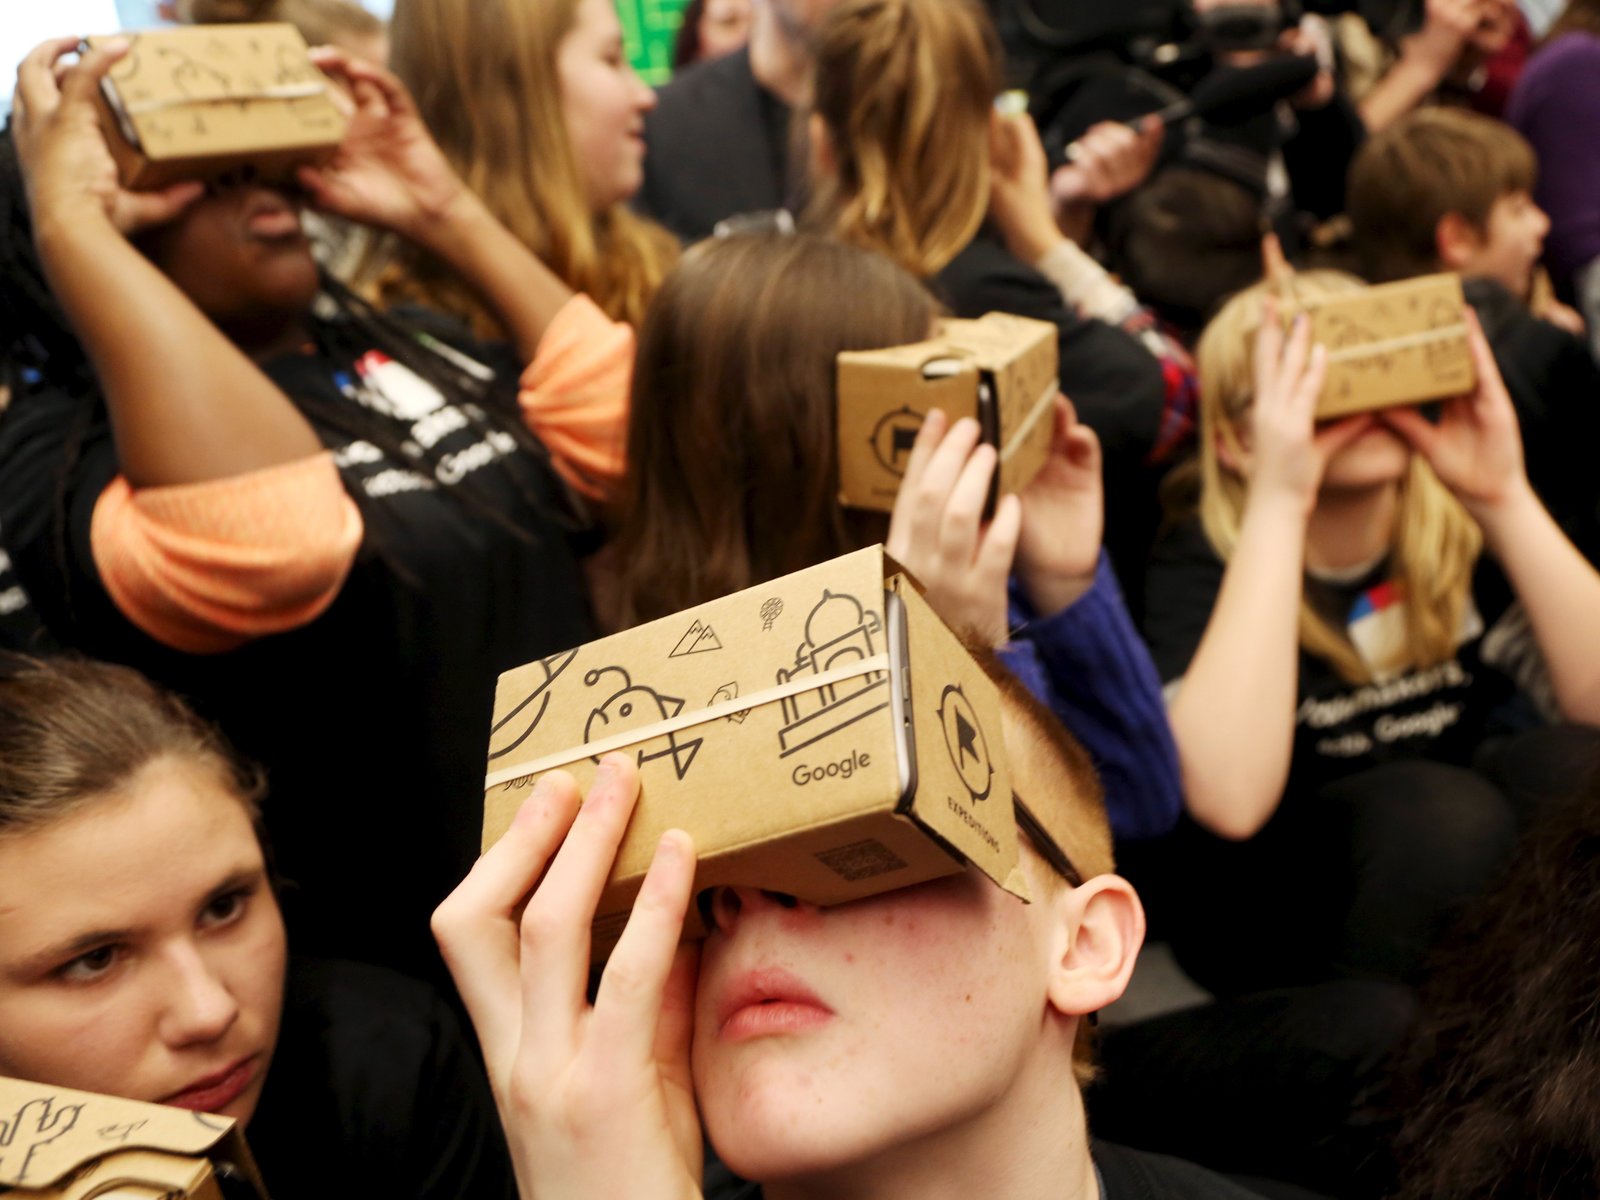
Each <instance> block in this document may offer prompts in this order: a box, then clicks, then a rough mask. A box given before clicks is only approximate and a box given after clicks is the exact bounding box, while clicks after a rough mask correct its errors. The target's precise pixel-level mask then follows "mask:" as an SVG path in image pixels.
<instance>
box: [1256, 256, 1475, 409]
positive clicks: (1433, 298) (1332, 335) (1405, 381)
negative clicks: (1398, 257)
mask: <svg viewBox="0 0 1600 1200" xmlns="http://www.w3.org/2000/svg"><path fill="white" fill-rule="evenodd" d="M1465 305H1466V298H1465V296H1463V294H1462V291H1461V280H1460V279H1459V278H1458V277H1457V276H1455V275H1453V274H1442V275H1424V276H1421V277H1419V278H1416V279H1402V280H1400V281H1398V282H1396V283H1384V284H1379V285H1377V286H1375V287H1367V288H1363V289H1362V290H1360V291H1358V292H1348V293H1343V294H1340V295H1337V296H1330V297H1327V298H1326V299H1322V300H1318V301H1314V302H1308V303H1304V304H1296V303H1293V301H1292V291H1291V303H1289V304H1285V305H1284V306H1283V309H1282V316H1283V319H1284V320H1285V322H1286V323H1287V322H1292V321H1293V320H1294V318H1295V317H1296V316H1297V315H1298V314H1299V313H1301V312H1306V313H1308V314H1309V315H1310V317H1311V341H1312V343H1313V344H1317V343H1321V344H1322V345H1323V346H1325V347H1326V348H1327V351H1328V377H1327V379H1326V380H1325V381H1324V383H1323V385H1322V395H1321V396H1319V397H1318V399H1317V419H1318V420H1331V419H1334V418H1337V417H1348V416H1352V415H1354V414H1356V413H1363V412H1373V411H1375V410H1377V409H1381V408H1395V407H1398V406H1400V405H1403V404H1422V403H1425V402H1427V401H1429V400H1442V399H1444V398H1445V397H1447V396H1459V395H1461V394H1462V393H1463V392H1468V391H1471V390H1472V389H1473V387H1475V386H1476V385H1477V381H1478V372H1477V368H1476V367H1475V366H1474V365H1473V361H1472V346H1471V344H1470V343H1469V342H1468V341H1467V324H1466V320H1465V319H1464V317H1463V315H1462V314H1463V309H1464V306H1465Z"/></svg>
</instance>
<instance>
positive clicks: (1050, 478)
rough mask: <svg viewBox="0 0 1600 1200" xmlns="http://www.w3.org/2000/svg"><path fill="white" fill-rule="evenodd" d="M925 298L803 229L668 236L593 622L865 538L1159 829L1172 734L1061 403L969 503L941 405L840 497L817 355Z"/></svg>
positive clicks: (967, 447) (1120, 808)
mask: <svg viewBox="0 0 1600 1200" xmlns="http://www.w3.org/2000/svg"><path fill="white" fill-rule="evenodd" d="M823 297H825V298H826V299H825V300H822V299H819V298H823ZM937 311H938V310H937V308H936V306H935V304H934V302H933V300H932V298H931V297H930V296H929V295H928V293H927V291H926V290H925V289H923V288H922V287H921V286H920V285H919V284H918V282H917V280H916V279H915V278H914V277H913V276H912V275H911V274H910V273H908V272H907V271H905V270H903V269H901V268H900V267H898V266H896V265H895V264H894V263H892V262H891V261H889V259H887V258H885V257H883V256H881V255H878V254H874V253H871V252H870V251H867V250H863V249H860V248H858V247H855V246H850V245H847V244H845V243H843V242H840V241H838V240H835V239H832V238H827V237H823V236H820V235H818V234H812V233H800V234H795V235H793V236H779V235H761V234H742V235H738V236H734V237H726V238H714V239H711V240H708V241H706V242H702V243H701V244H700V245H698V246H695V247H693V248H692V249H691V250H690V251H689V252H688V253H687V254H685V255H684V258H683V260H682V261H681V262H680V263H679V264H678V266H677V267H676V268H674V270H673V271H672V273H671V274H670V275H669V276H668V277H667V280H666V282H665V283H664V284H663V285H662V288H661V291H660V292H659V293H658V294H657V296H656V300H655V302H654V304H653V305H652V306H651V309H650V314H649V316H648V318H647V319H646V321H645V324H644V326H643V327H642V329H641V330H640V336H639V351H638V358H637V363H636V367H635V370H634V374H633V398H632V402H631V406H630V415H629V427H628V469H627V472H626V491H625V494H624V497H623V505H622V508H623V512H622V518H621V522H620V528H619V530H618V533H617V537H616V540H615V542H614V543H613V545H612V547H611V550H610V553H611V554H612V556H613V560H614V562H615V564H617V565H618V568H619V569H618V570H617V571H616V572H615V576H616V577H615V580H614V586H613V587H612V588H610V589H609V591H610V595H609V596H608V599H609V600H610V601H611V608H612V610H613V611H612V614H611V615H612V617H613V619H614V623H615V624H616V625H617V626H618V627H626V626H631V625H636V624H640V623H642V622H644V621H648V620H651V619H654V618H656V617H661V616H666V615H667V614H669V613H675V612H679V611H681V610H683V609H685V608H689V607H691V606H693V605H695V604H700V603H703V602H704V601H706V600H711V599H714V598H716V597H718V596H724V595H727V594H729V593H731V592H736V591H738V590H740V589H741V588H746V587H752V586H754V585H755V584H757V583H759V582H761V581H763V580H767V579H774V578H777V577H779V576H781V575H787V574H790V573H791V572H794V571H798V570H800V569H801V568H802V567H808V566H811V565H813V564H815V563H819V562H826V561H827V560H829V559H832V558H836V557H838V556H839V555H841V554H844V553H847V552H848V551H851V550H855V549H859V548H860V547H862V546H865V545H871V544H872V543H874V542H879V541H882V542H886V543H887V545H888V549H889V552H890V554H891V555H893V556H894V557H895V558H896V559H897V560H898V561H899V562H900V563H901V564H902V565H903V566H906V567H907V568H909V569H910V570H911V571H912V573H913V574H914V575H916V577H917V579H918V580H919V582H921V583H922V585H923V586H924V587H925V588H926V589H927V593H928V598H929V601H930V603H932V605H933V607H934V608H935V610H936V611H937V612H938V613H939V615H940V616H941V617H942V618H943V619H944V620H945V621H946V623H948V624H949V625H951V626H952V627H953V628H956V627H959V628H965V629H968V630H971V631H975V632H977V633H979V634H980V635H982V636H984V637H985V638H986V640H987V641H988V642H989V643H990V644H995V645H998V644H1001V643H1007V644H1006V645H1005V648H1004V650H1003V651H1002V656H1003V658H1004V659H1005V662H1006V665H1007V666H1008V667H1010V668H1011V669H1012V670H1014V671H1016V672H1018V673H1019V674H1020V675H1021V676H1022V677H1023V678H1024V679H1025V680H1026V681H1027V682H1028V683H1029V686H1030V688H1031V689H1032V690H1033V692H1034V694H1035V695H1038V696H1040V697H1041V698H1044V699H1045V700H1046V702H1047V703H1048V704H1049V705H1050V707H1051V709H1052V710H1053V711H1054V712H1055V713H1056V714H1057V715H1058V716H1059V717H1060V719H1061V721H1062V722H1063V723H1064V724H1065V725H1066V726H1067V728H1068V729H1069V730H1071V731H1072V732H1073V734H1074V736H1076V737H1078V738H1080V739H1081V740H1082V741H1083V743H1084V746H1085V748H1086V749H1088V751H1089V752H1090V754H1091V756H1092V757H1093V759H1094V765H1095V767H1096V768H1097V769H1098V770H1099V771H1100V773H1101V777H1102V779H1103V780H1104V783H1105V787H1106V798H1107V807H1108V809H1109V810H1110V813H1111V824H1112V829H1113V830H1114V831H1115V833H1116V834H1117V836H1119V837H1151V836H1155V835H1158V834H1161V833H1164V832H1166V831H1167V830H1170V829H1171V828H1172V825H1173V823H1174V822H1175V821H1176V820H1177V815H1178V810H1179V807H1180V805H1181V803H1182V796H1181V793H1180V789H1179V787H1178V780H1177V752H1176V750H1175V749H1174V748H1173V746H1172V736H1171V732H1170V731H1169V730H1168V728H1167V721H1166V712H1165V709H1164V708H1163V706H1162V703H1161V693H1160V685H1159V683H1158V681H1157V680H1156V677H1155V670H1154V667H1153V666H1152V664H1151V663H1150V659H1149V654H1148V652H1147V651H1146V650H1145V648H1144V645H1143V643H1142V642H1141V641H1140V640H1139V635H1138V633H1137V632H1136V631H1135V629H1134V627H1133V624H1132V621H1131V620H1130V618H1129V615H1128V612H1127V609H1126V608H1125V606H1124V604H1123V600H1122V596H1121V593H1120V590H1119V589H1118V586H1117V581H1116V578H1115V577H1114V576H1113V574H1112V572H1111V569H1110V565H1109V563H1108V562H1107V561H1106V558H1105V556H1104V555H1103V554H1102V552H1101V532H1102V528H1103V520H1102V516H1103V511H1104V505H1103V501H1102V497H1101V470H1100V468H1101V460H1100V454H1099V444H1098V442H1097V440H1096V438H1095V436H1094V434H1093V433H1092V432H1091V431H1090V430H1089V429H1088V428H1087V427H1086V426H1085V425H1083V424H1081V423H1079V422H1078V421H1077V419H1076V417H1075V415H1074V412H1073V409H1072V407H1071V405H1069V404H1068V403H1067V402H1066V401H1065V400H1057V402H1056V403H1057V408H1056V412H1055V413H1054V414H1053V416H1052V415H1051V414H1048V413H1046V414H1043V415H1042V419H1044V420H1053V421H1054V423H1055V435H1054V442H1053V445H1052V448H1051V453H1050V458H1049V460H1048V462H1047V463H1046V465H1045V467H1044V469H1043V470H1042V471H1041V472H1040V473H1039V475H1038V476H1036V477H1035V478H1034V480H1033V482H1031V483H1030V484H1029V485H1028V486H1027V487H1025V488H1023V489H1022V490H1021V492H1019V493H1018V494H1017V495H1015V496H1006V497H1003V498H1002V499H1001V500H1000V501H999V503H998V504H997V505H996V507H995V512H994V518H993V520H991V521H989V522H987V523H984V522H982V521H981V519H980V518H981V516H982V509H983V500H984V497H985V496H986V494H987V492H988V485H989V482H990V478H991V477H992V475H993V472H994V469H995V452H994V450H993V449H992V448H990V447H988V446H979V445H978V426H977V422H975V421H973V420H970V419H968V420H963V421H958V422H954V423H951V422H948V421H946V420H945V416H944V414H943V413H937V414H935V415H933V416H931V417H930V418H929V419H928V420H927V421H926V422H924V423H923V424H922V426H921V428H920V431H919V432H918V434H917V436H916V439H915V441H914V443H913V445H912V447H911V448H910V452H909V454H908V456H907V457H906V459H905V461H904V477H903V479H902V482H901V487H900V492H899V495H898V497H897V500H896V505H895V513H894V517H893V520H892V521H891V522H888V523H886V522H885V521H884V520H883V517H882V514H880V513H874V512H867V511H862V510H856V509H846V508H844V507H843V506H842V505H840V503H839V500H838V496H839V462H838V459H839V450H838V420H837V408H838V399H837V389H836V385H835V381H836V379H837V358H838V355H839V354H840V353H841V352H842V351H848V350H874V349H880V348H883V347H886V346H897V345H906V344H908V343H913V342H919V341H922V340H923V339H925V338H927V337H929V336H930V335H931V334H932V332H933V329H934V321H935V317H936V315H937ZM708 463H715V464H716V467H715V469H714V470H707V469H706V467H707V464H708ZM624 568H625V569H624ZM1008 576H1010V578H1011V581H1012V583H1011V589H1010V600H1011V603H1010V604H1009V605H1008V603H1007V598H1008V595H1007V577H1008Z"/></svg>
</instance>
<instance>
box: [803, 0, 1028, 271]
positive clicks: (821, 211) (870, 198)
mask: <svg viewBox="0 0 1600 1200" xmlns="http://www.w3.org/2000/svg"><path fill="white" fill-rule="evenodd" d="M1001 77H1002V68H1001V51H1000V42H999V38H998V36H997V35H996V34H995V31H994V26H993V24H992V23H991V22H990V20H989V17H988V14H987V13H986V12H984V10H983V9H982V8H981V7H980V6H979V5H978V4H977V3H976V2H975V0H849V2H848V3H846V4H844V5H843V6H841V7H840V8H838V9H836V10H835V11H834V12H833V13H832V14H831V15H830V16H829V18H828V19H827V21H825V22H824V23H823V26H822V29H821V30H820V31H819V33H818V37H817V48H816V95H815V101H814V104H815V111H816V113H817V115H818V116H819V117H820V118H821V119H822V122H823V124H824V125H825V126H826V127H827V131H828V135H829V141H830V142H831V151H832V156H833V160H834V164H835V178H834V179H833V180H832V181H831V182H830V183H828V184H826V185H824V186H823V187H821V188H819V190H818V194H817V199H816V201H815V207H814V214H815V215H816V216H817V218H818V220H819V221H820V222H821V223H822V224H824V225H825V226H826V227H829V228H831V229H833V231H834V232H835V233H837V234H838V236H840V237H841V238H843V239H845V240H846V241H849V242H853V243H855V244H856V245H858V246H865V247H867V248H868V249H871V250H878V251H881V252H882V253H884V254H887V255H888V256H889V257H890V258H892V259H894V260H895V261H896V262H898V263H899V264H900V265H901V266H903V267H905V268H906V270H908V271H910V272H911V273H912V274H914V275H916V276H918V277H919V278H924V279H925V278H927V277H928V276H930V275H934V274H937V273H938V272H939V271H940V270H942V269H943V268H944V266H945V265H946V264H947V263H949V261H950V260H951V259H952V258H954V257H955V256H956V255H957V254H958V253H959V252H960V251H961V250H962V249H963V248H964V247H965V246H966V244H967V243H968V242H970V241H971V240H972V237H973V235H974V234H976V233H977V232H978V228H979V226H980V225H982V224H983V218H984V215H985V214H986V213H987V212H988V209H989V128H990V113H991V111H992V110H993V104H994V98H995V95H996V94H997V92H998V91H999V89H1000V85H1001Z"/></svg>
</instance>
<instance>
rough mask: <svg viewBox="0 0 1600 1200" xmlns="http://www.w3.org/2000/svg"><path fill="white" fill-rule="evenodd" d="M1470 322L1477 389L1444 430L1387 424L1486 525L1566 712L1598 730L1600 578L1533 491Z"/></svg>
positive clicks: (1447, 415)
mask: <svg viewBox="0 0 1600 1200" xmlns="http://www.w3.org/2000/svg"><path fill="white" fill-rule="evenodd" d="M1466 320H1467V324H1468V326H1469V328H1470V330H1471V333H1470V338H1471V343H1472V355H1473V359H1474V361H1475V363H1476V365H1477V368H1478V386H1477V389H1476V390H1475V391H1473V392H1470V393H1468V394H1467V395H1464V396H1457V397H1455V398H1454V399H1452V400H1450V401H1449V402H1448V403H1447V404H1446V405H1445V406H1444V411H1443V413H1442V414H1441V416H1440V420H1439V423H1438V424H1437V425H1433V424H1430V423H1429V422H1428V421H1427V420H1426V419H1424V418H1423V417H1422V415H1421V414H1420V413H1417V412H1415V411H1414V410H1411V409H1395V410H1393V411H1392V412H1387V413H1385V414H1384V415H1383V420H1384V421H1386V422H1387V423H1388V424H1389V426H1390V427H1391V428H1393V429H1394V430H1395V431H1396V432H1397V433H1399V434H1400V435H1401V436H1402V437H1404V438H1405V439H1406V440H1407V441H1409V442H1410V443H1411V445H1412V446H1413V447H1415V448H1416V450H1417V452H1418V453H1420V454H1422V455H1423V456H1424V457H1425V458H1427V460H1428V462H1429V463H1430V464H1432V466H1433V469H1434V472H1435V473H1436V474H1437V475H1438V476H1439V478H1440V480H1442V481H1443V483H1444V485H1445V486H1446V487H1448V488H1449V489H1450V490H1451V491H1452V492H1454V493H1455V495H1456V498H1457V499H1459V500H1460V501H1461V503H1462V504H1464V505H1465V506H1466V509H1467V511H1468V512H1469V513H1471V514H1472V517H1473V519H1474V520H1475V521H1477V522H1478V525H1479V526H1480V527H1481V528H1482V529H1483V536H1484V541H1485V543H1486V544H1487V546H1488V548H1489V551H1490V553H1492V554H1493V555H1494V556H1495V558H1497V559H1498V560H1499V562H1500V565H1501V567H1502V568H1503V569H1504V570H1505V573H1506V576H1507V578H1509V579H1510V581H1511V586H1512V587H1513V588H1515V589H1516V592H1517V598H1518V599H1519V600H1520V601H1521V602H1522V607H1523V609H1524V610H1525V611H1526V612H1527V614H1528V620H1529V623H1530V624H1531V625H1532V626H1533V635H1534V638H1535V639H1536V640H1537V641H1538V643H1539V650H1540V653H1541V654H1542V655H1543V657H1544V661H1545V664H1546V666H1547V667H1548V668H1549V671H1550V680H1551V682H1552V684H1554V686H1555V694H1556V701H1557V703H1558V704H1560V706H1561V713H1562V715H1563V716H1564V717H1566V718H1567V719H1568V720H1571V721H1582V722H1586V723H1588V724H1592V725H1593V724H1600V574H1597V573H1596V572H1595V569H1594V568H1593V567H1592V566H1590V565H1589V563H1588V562H1587V561H1586V560H1585V559H1584V557H1583V555H1582V554H1580V553H1579V552H1578V550H1577V548H1576V547H1575V546H1573V544H1572V543H1571V542H1570V541H1568V540H1567V536H1566V535H1565V534H1564V533H1562V531H1561V527H1560V526H1559V525H1557V524H1556V522H1555V519H1554V518H1553V517H1551V515H1550V513H1549V512H1548V511H1547V510H1546V509H1545V507H1544V505H1543V504H1541V503H1540V502H1539V498H1538V497H1537V496H1536V495H1535V494H1534V491H1533V486H1532V484H1530V483H1529V482H1528V473H1527V469H1526V467H1525V466H1524V463H1523V457H1522V434H1521V431H1520V429H1519V428H1518V426H1517V414H1516V411H1515V409H1513V408H1512V406H1511V397H1510V396H1509V395H1508V394H1507V392H1506V386H1505V383H1504V382H1502V380H1501V378H1500V369H1499V367H1498V366H1497V365H1496V364H1495V360H1494V354H1493V352H1492V351H1491V350H1490V349H1489V344H1488V341H1487V340H1486V339H1485V338H1484V336H1483V329H1482V328H1481V326H1480V325H1479V324H1478V319H1477V315H1476V314H1475V313H1474V312H1473V311H1472V309H1471V308H1470V307H1469V308H1468V309H1467V310H1466Z"/></svg>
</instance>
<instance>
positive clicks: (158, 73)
mask: <svg viewBox="0 0 1600 1200" xmlns="http://www.w3.org/2000/svg"><path fill="white" fill-rule="evenodd" d="M111 40H113V39H112V38H110V37H91V38H89V39H88V44H89V45H90V46H91V47H93V46H98V45H101V44H103V43H105V42H108V41H111ZM132 42H133V45H132V48H131V49H130V50H129V51H128V53H127V55H126V56H125V57H124V58H123V59H122V60H121V61H119V62H118V63H116V64H115V65H114V66H113V67H112V68H111V72H110V74H109V75H107V76H106V78H105V80H104V81H103V82H102V84H101V88H100V97H99V108H100V121H101V125H102V126H103V128H104V129H105V134H106V142H107V144H108V145H109V146H110V147H111V156H112V158H113V159H114V160H115V161H116V164H117V173H118V175H119V177H120V178H121V180H122V183H123V186H125V187H128V188H133V189H137V190H153V189H157V188H163V187H166V186H167V185H168V184H171V183H177V182H179V181H182V180H188V179H206V178H213V177H215V176H218V175H222V174H226V173H227V172H229V171H232V170H235V169H237V168H239V167H242V166H246V165H248V166H251V167H254V168H255V169H256V170H257V171H258V172H259V173H260V174H261V176H262V177H263V178H269V179H270V178H287V177H289V176H291V175H292V173H293V170H294V168H295V167H296V166H298V165H299V164H301V163H304V162H314V161H317V160H319V159H323V158H326V157H327V156H328V155H330V154H331V153H332V152H333V151H334V149H335V148H336V147H337V146H338V145H339V143H340V141H341V140H343V138H344V134H345V128H346V125H347V122H346V120H345V117H344V114H343V113H342V112H341V111H340V110H339V107H338V106H337V105H336V104H335V103H334V99H333V92H332V88H333V85H332V83H331V82H330V81H329V80H328V77H327V76H325V75H324V74H323V73H322V72H321V71H319V70H317V68H316V66H315V65H314V64H313V63H312V62H311V58H310V54H309V52H308V50H307V48H306V43H305V39H304V38H302V37H301V36H300V32H299V30H297V29H296V28H295V27H294V26H293V25H288V24H282V23H279V24H266V25H193V26H186V27H182V28H176V29H158V30H151V31H149V32H145V33H139V34H135V35H132Z"/></svg>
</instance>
